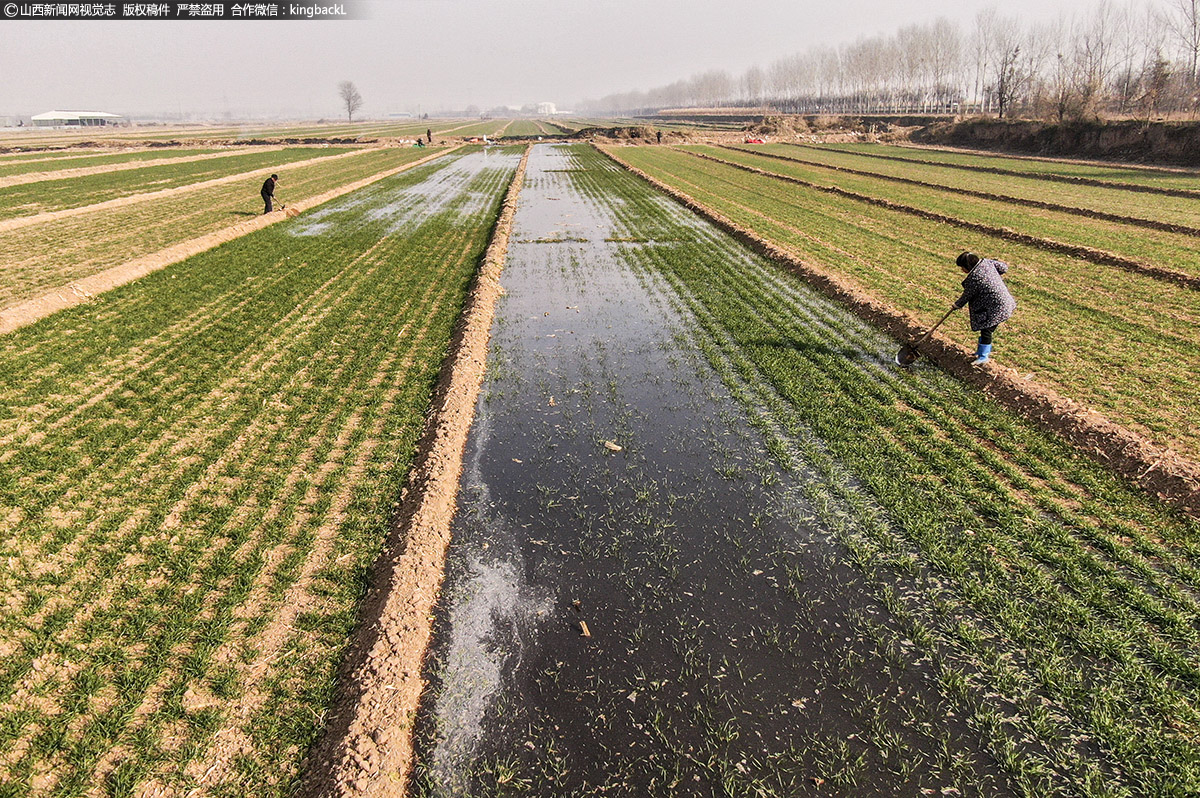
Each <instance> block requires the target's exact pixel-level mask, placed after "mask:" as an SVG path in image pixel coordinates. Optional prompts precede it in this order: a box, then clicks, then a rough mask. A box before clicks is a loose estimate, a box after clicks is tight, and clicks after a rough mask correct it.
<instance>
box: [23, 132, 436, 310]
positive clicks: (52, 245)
mask: <svg viewBox="0 0 1200 798" xmlns="http://www.w3.org/2000/svg"><path fill="white" fill-rule="evenodd" d="M427 154H428V150H419V149H415V148H403V149H400V148H388V149H378V150H371V151H368V152H364V153H362V154H361V155H354V156H352V157H349V158H337V159H333V160H328V161H326V162H324V163H317V164H313V165H310V166H306V167H302V168H301V167H294V168H289V167H281V168H280V169H279V170H278V173H279V175H280V178H281V182H280V184H279V188H278V193H277V195H276V196H277V198H279V199H281V200H282V201H284V202H297V201H299V200H302V199H306V198H308V197H314V196H317V195H319V194H322V193H324V192H326V191H330V190H332V189H335V188H337V187H338V186H342V185H346V184H347V183H353V182H354V181H356V180H360V179H363V178H365V177H368V176H370V175H373V174H378V173H379V172H382V171H386V170H388V169H394V168H396V167H398V166H402V165H403V164H405V163H409V162H411V161H414V160H416V159H418V158H421V157H424V156H425V155H427ZM260 185H261V181H259V180H258V179H257V178H250V179H248V180H246V181H245V182H244V183H243V182H241V181H237V182H231V183H226V184H222V185H216V186H210V187H207V188H200V189H197V190H196V191H192V192H185V193H183V194H180V195H178V196H173V197H167V198H163V199H160V200H157V201H155V202H139V203H133V204H131V205H128V206H124V207H119V208H109V209H104V210H100V211H96V212H94V213H88V214H85V215H83V216H76V217H73V218H70V219H60V220H55V221H49V222H44V223H40V224H36V225H31V226H29V227H25V228H22V229H19V230H11V231H7V232H4V233H0V307H5V306H9V305H12V304H15V303H16V302H18V301H20V300H22V299H27V298H29V297H33V296H38V295H40V294H42V293H45V292H46V291H49V290H52V289H55V288H59V287H61V286H63V285H66V284H67V283H69V282H70V281H72V280H76V279H78V278H80V277H84V276H87V275H89V274H95V273H97V272H100V271H103V270H104V269H107V268H109V267H112V266H116V265H119V264H122V263H126V262H128V261H129V260H131V259H133V258H137V257H140V256H143V255H148V254H150V253H154V252H158V251H159V250H161V249H164V248H165V247H168V246H171V245H172V244H177V243H180V242H182V241H187V240H190V239H192V238H196V237H198V236H202V235H205V234H208V233H212V232H214V231H217V230H221V229H224V228H227V227H230V226H231V225H234V224H236V223H237V222H239V221H243V220H245V219H246V218H247V217H253V216H256V215H258V214H259V213H261V212H262V201H261V200H260V199H259V196H258V191H259V187H260Z"/></svg>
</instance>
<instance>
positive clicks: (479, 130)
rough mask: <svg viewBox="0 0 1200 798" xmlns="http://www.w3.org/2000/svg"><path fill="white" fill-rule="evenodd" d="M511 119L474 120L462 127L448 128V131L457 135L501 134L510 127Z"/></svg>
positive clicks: (493, 135)
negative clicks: (451, 129)
mask: <svg viewBox="0 0 1200 798" xmlns="http://www.w3.org/2000/svg"><path fill="white" fill-rule="evenodd" d="M510 121H511V120H508V119H489V120H486V121H483V122H472V123H470V124H465V125H463V126H461V127H456V128H454V129H453V131H450V130H447V131H445V132H446V133H450V132H453V133H454V135H456V136H462V137H466V136H492V137H495V136H499V135H501V134H502V133H503V131H504V130H505V129H506V128H507V127H508V125H509V123H510Z"/></svg>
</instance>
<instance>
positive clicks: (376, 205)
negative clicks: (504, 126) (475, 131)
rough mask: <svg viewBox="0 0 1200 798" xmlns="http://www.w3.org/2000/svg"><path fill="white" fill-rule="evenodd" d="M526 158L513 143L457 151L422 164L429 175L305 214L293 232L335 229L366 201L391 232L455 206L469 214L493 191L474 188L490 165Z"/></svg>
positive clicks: (371, 215) (373, 218)
mask: <svg viewBox="0 0 1200 798" xmlns="http://www.w3.org/2000/svg"><path fill="white" fill-rule="evenodd" d="M520 159H521V152H520V150H519V149H518V148H513V147H509V148H498V147H497V148H487V149H479V150H474V151H471V152H468V153H466V154H451V155H448V156H447V157H446V158H445V159H438V160H436V161H434V162H433V163H431V164H429V165H428V166H426V167H418V168H422V169H425V170H428V171H427V173H426V175H425V176H424V177H423V178H422V179H421V181H420V182H419V183H417V184H416V185H411V186H407V187H406V188H405V190H404V191H402V192H396V191H394V190H393V189H390V188H389V181H384V182H383V183H381V184H377V185H375V186H371V187H369V188H368V189H366V190H364V191H356V192H354V193H352V194H350V195H349V196H348V197H346V198H345V199H342V200H339V201H337V202H332V203H329V204H328V205H326V206H323V207H321V208H318V209H316V210H314V211H312V212H310V213H306V214H304V216H303V217H301V220H298V221H297V223H296V224H294V225H293V226H292V227H291V228H289V232H290V234H291V235H294V236H301V237H307V236H316V235H322V234H324V233H326V232H328V231H329V230H331V229H334V228H335V227H336V226H337V225H338V224H339V217H340V216H342V215H344V214H345V213H346V212H347V211H352V210H355V209H357V208H360V207H364V206H367V207H370V210H369V211H367V213H366V215H365V216H366V219H367V220H368V221H370V222H383V223H384V224H385V225H386V230H387V233H388V234H395V233H398V232H400V231H402V230H407V229H412V228H413V227H416V226H417V225H419V224H421V223H422V222H424V221H426V220H427V219H430V218H432V217H433V216H435V215H437V214H439V213H441V212H443V211H446V210H454V211H456V212H457V213H458V214H460V215H461V216H462V217H463V218H468V217H470V216H472V215H474V214H475V213H476V212H478V210H479V209H480V208H481V207H482V206H483V204H485V203H486V202H489V201H490V200H491V197H492V196H493V195H492V194H491V193H490V192H486V191H477V190H475V191H473V190H470V186H471V184H472V183H473V182H474V181H475V180H477V179H478V178H479V177H480V176H481V175H482V174H484V173H485V172H487V171H490V170H505V171H511V170H512V169H514V168H515V167H516V164H517V162H518V161H520ZM385 192H387V193H389V194H390V195H391V196H390V199H389V200H388V201H386V202H381V201H380V197H381V196H382V195H383V194H384V193H385Z"/></svg>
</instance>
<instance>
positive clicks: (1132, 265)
mask: <svg viewBox="0 0 1200 798" xmlns="http://www.w3.org/2000/svg"><path fill="white" fill-rule="evenodd" d="M680 152H683V153H686V154H687V155H691V156H692V157H694V158H700V159H702V160H705V161H713V162H714V163H719V164H722V165H723V166H730V167H733V168H734V169H740V170H742V171H743V172H749V173H751V174H756V175H762V176H763V177H769V178H771V179H773V180H780V181H783V182H784V183H792V184H794V185H797V186H804V187H805V188H811V189H814V190H816V191H823V192H825V193H826V194H835V195H837V196H839V197H846V198H847V199H853V200H857V201H859V202H865V203H867V204H868V205H876V206H878V207H880V208H887V209H888V210H891V211H898V212H900V213H906V214H908V215H910V216H916V217H918V218H920V219H928V220H929V221H932V222H941V223H942V224H949V225H953V226H955V227H961V228H962V229H964V230H973V231H975V232H977V233H983V234H985V235H990V236H995V237H996V238H1000V239H1003V240H1005V241H1015V242H1017V243H1018V244H1026V245H1028V246H1032V247H1036V248H1037V249H1044V250H1046V251H1047V252H1057V253H1059V254H1061V255H1067V256H1070V257H1072V258H1080V259H1082V260H1086V261H1090V262H1091V263H1096V264H1099V265H1103V266H1115V267H1117V268H1118V269H1123V270H1125V271H1127V272H1132V273H1134V274H1140V275H1143V276H1145V277H1150V278H1152V279H1155V280H1162V281H1163V282H1167V283H1175V284H1176V285H1182V286H1184V287H1186V288H1192V289H1197V290H1200V276H1195V275H1191V274H1185V273H1183V272H1177V271H1175V270H1174V269H1165V268H1163V267H1161V266H1155V265H1153V264H1150V263H1145V262H1143V261H1140V260H1134V259H1133V258H1126V257H1124V256H1122V255H1118V254H1116V253H1114V252H1108V251H1106V250H1103V249H1096V248H1094V247H1087V246H1083V245H1081V244H1067V243H1064V242H1062V241H1055V240H1053V239H1050V238H1041V237H1040V236H1033V235H1029V234H1028V233H1018V232H1017V231H1016V230H1011V229H1009V228H1007V227H995V226H993V225H989V224H982V223H980V222H972V221H969V220H967V219H960V218H958V217H957V216H947V215H945V214H942V213H934V212H933V211H927V210H924V209H922V208H915V207H913V206H911V205H904V204H902V203H899V202H892V201H891V200H886V199H881V198H879V197H871V196H868V195H866V194H859V193H858V192H855V191H847V190H846V189H844V188H838V187H837V186H822V185H820V184H818V183H811V182H809V181H807V180H801V179H800V178H798V177H789V176H788V175H781V174H778V173H776V172H768V171H767V170H765V169H758V168H757V167H754V166H746V165H745V164H740V163H736V162H734V161H727V160H725V159H724V158H718V157H716V156H715V155H708V154H707V153H703V152H692V151H691V150H680Z"/></svg>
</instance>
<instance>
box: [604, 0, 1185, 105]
mask: <svg viewBox="0 0 1200 798" xmlns="http://www.w3.org/2000/svg"><path fill="white" fill-rule="evenodd" d="M1198 61H1200V0H1151V1H1150V2H1143V3H1134V2H1130V3H1128V4H1125V5H1119V4H1116V3H1113V2H1110V1H1109V0H1102V1H1101V2H1100V3H1099V4H1098V5H1096V6H1094V7H1093V8H1091V9H1090V10H1088V11H1086V12H1082V13H1078V14H1075V15H1073V16H1071V17H1069V18H1059V19H1057V20H1054V21H1050V22H1024V21H1022V20H1020V19H1018V18H1016V17H1010V16H1005V15H1004V14H1003V13H1001V12H1000V11H999V10H997V9H996V8H995V7H992V8H989V9H985V10H984V11H982V12H980V13H979V14H978V15H977V16H976V18H975V20H974V23H973V24H972V25H971V26H969V29H968V30H963V29H962V28H960V27H959V26H958V25H956V24H954V23H952V22H950V21H948V20H946V19H944V18H942V19H937V20H935V21H933V22H929V23H921V24H913V25H908V26H906V27H903V28H901V29H899V30H897V31H896V32H895V33H893V34H891V35H881V36H874V37H866V38H860V39H859V40H857V41H855V42H853V43H851V44H844V45H842V46H840V47H830V46H824V45H823V46H817V47H812V48H810V49H808V50H805V51H803V52H800V53H796V54H795V55H792V56H789V57H787V58H783V59H780V60H778V61H775V62H773V63H771V64H769V65H767V66H766V67H760V66H753V67H751V68H749V69H748V70H746V71H745V72H743V73H742V74H740V75H736V74H731V73H730V72H727V71H725V70H720V69H715V70H710V71H707V72H703V73H701V74H697V75H693V76H692V77H690V78H686V79H682V80H677V81H675V82H673V83H670V84H668V85H666V86H660V87H657V88H653V89H649V90H648V91H631V92H625V93H619V94H611V95H609V96H607V97H604V98H602V99H600V100H598V101H587V102H585V103H584V104H583V105H584V107H585V109H586V110H588V111H589V112H591V113H612V114H636V113H643V112H652V111H656V110H660V109H664V108H693V107H694V108H715V109H719V108H732V107H742V108H744V107H753V108H756V109H762V110H764V111H767V110H771V111H777V112H782V113H798V114H809V113H834V114H996V115H998V116H1001V117H1011V116H1024V117H1037V118H1044V119H1051V120H1055V121H1067V120H1081V119H1095V118H1099V117H1104V116H1116V117H1122V116H1123V117H1145V118H1151V117H1157V116H1162V115H1168V114H1180V113H1188V114H1193V115H1194V114H1195V113H1196V112H1197V111H1198V110H1200V98H1198V95H1200V72H1198V66H1200V65H1198V63H1197V62H1198Z"/></svg>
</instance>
